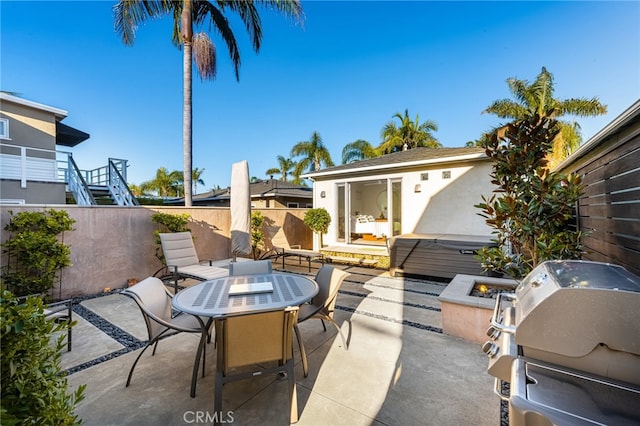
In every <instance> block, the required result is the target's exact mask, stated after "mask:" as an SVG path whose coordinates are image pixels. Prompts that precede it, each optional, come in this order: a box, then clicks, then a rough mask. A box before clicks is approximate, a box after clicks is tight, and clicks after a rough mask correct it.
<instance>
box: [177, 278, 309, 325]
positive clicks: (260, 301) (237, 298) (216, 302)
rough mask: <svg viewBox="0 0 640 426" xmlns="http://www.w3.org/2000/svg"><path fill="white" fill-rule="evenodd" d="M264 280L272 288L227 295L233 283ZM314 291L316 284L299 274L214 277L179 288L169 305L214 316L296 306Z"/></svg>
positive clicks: (196, 313)
mask: <svg viewBox="0 0 640 426" xmlns="http://www.w3.org/2000/svg"><path fill="white" fill-rule="evenodd" d="M266 282H270V283H272V287H273V290H272V291H267V292H260V293H249V294H239V295H229V289H230V288H231V287H232V286H234V285H242V284H253V283H266ZM263 287H264V285H263ZM267 287H268V285H267ZM262 290H263V291H264V288H263V289H262ZM316 294H318V284H317V283H316V282H315V281H314V280H312V279H311V278H307V277H304V276H302V275H295V274H259V275H242V276H231V277H223V278H216V279H213V280H209V281H204V282H202V283H199V284H196V285H194V286H192V287H189V288H186V289H184V290H181V291H180V292H178V294H176V295H175V296H174V298H173V301H172V304H173V307H174V308H175V309H177V310H179V311H182V312H186V313H189V314H193V315H200V316H207V317H214V318H217V317H224V316H229V315H241V314H249V313H255V312H261V311H273V310H279V309H284V308H286V307H287V306H299V305H301V304H302V303H304V302H306V301H308V300H310V299H311V298H312V297H313V296H315V295H316Z"/></svg>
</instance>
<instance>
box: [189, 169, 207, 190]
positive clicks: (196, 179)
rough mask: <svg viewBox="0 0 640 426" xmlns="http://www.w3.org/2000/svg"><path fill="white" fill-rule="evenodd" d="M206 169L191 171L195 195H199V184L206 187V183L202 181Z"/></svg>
mask: <svg viewBox="0 0 640 426" xmlns="http://www.w3.org/2000/svg"><path fill="white" fill-rule="evenodd" d="M204 170H205V169H199V168H197V167H196V168H195V169H193V170H192V171H191V182H193V194H194V195H195V194H197V193H198V184H200V185H202V186H204V181H203V180H202V178H201V176H202V173H204Z"/></svg>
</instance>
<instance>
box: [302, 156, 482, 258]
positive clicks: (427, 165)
mask: <svg viewBox="0 0 640 426" xmlns="http://www.w3.org/2000/svg"><path fill="white" fill-rule="evenodd" d="M459 149H460V150H464V151H463V152H465V153H466V152H468V151H469V150H470V149H469V148H459ZM443 150H444V149H443ZM455 150H456V148H449V149H447V150H446V151H443V152H446V153H447V154H448V156H446V157H442V158H435V159H434V158H432V159H429V160H426V161H407V162H395V163H390V164H387V165H384V164H380V166H379V167H377V166H376V167H357V165H358V163H354V167H353V168H347V167H345V166H341V167H337V168H335V169H337V170H336V171H334V172H332V169H326V172H324V173H323V171H320V172H317V173H310V174H309V175H308V176H309V177H311V178H312V179H313V189H314V207H317V208H320V207H321V208H325V209H327V211H328V212H329V214H330V215H331V218H332V221H331V225H330V228H329V232H328V233H327V234H326V235H325V236H324V237H323V242H324V244H326V245H341V244H348V243H349V237H348V235H349V232H350V233H351V234H353V233H354V228H356V227H360V228H359V230H362V229H365V228H362V226H361V225H354V224H353V222H354V221H355V219H354V218H355V217H356V215H370V216H374V218H376V219H378V220H377V222H378V223H377V224H376V225H375V226H376V228H375V229H376V230H377V232H379V233H384V234H385V236H387V237H388V236H391V235H400V234H409V233H417V234H462V235H474V236H491V228H489V227H488V226H487V225H486V223H485V220H484V218H483V217H481V216H479V215H478V213H479V212H480V210H479V209H478V208H476V207H474V205H475V204H478V203H480V202H481V201H482V196H483V195H484V196H485V197H489V196H490V195H491V193H492V191H493V189H494V186H493V185H492V184H491V180H490V176H489V174H490V172H491V168H492V162H491V160H490V159H488V158H487V157H486V156H484V154H483V153H482V152H481V150H477V151H474V154H473V155H452V153H455V152H456V151H455ZM399 154H403V153H396V154H390V155H399ZM414 157H415V155H414ZM414 160H415V159H414ZM366 161H367V160H365V161H364V162H361V163H362V164H365V163H366ZM378 163H381V161H380V160H378ZM391 182H396V184H395V185H394V186H392V185H391ZM340 186H342V187H343V188H344V190H343V192H342V193H346V194H347V196H346V197H345V202H344V205H345V209H344V210H345V211H348V212H349V213H348V214H349V216H350V218H349V219H348V220H347V221H343V219H342V218H341V216H340V214H339V213H340V203H339V194H340V191H339V189H338V188H339V187H340ZM385 189H386V190H387V191H386V194H385V193H383V191H384V190H385ZM389 190H391V192H392V194H393V195H392V196H389V195H388V193H389ZM385 198H386V204H387V206H389V205H391V204H392V205H393V206H394V207H392V208H388V209H387V210H385V211H382V210H381V208H380V207H381V205H380V200H381V199H382V200H383V199H385ZM384 207H385V206H384V205H382V209H384ZM398 207H399V208H398ZM381 214H382V215H384V216H385V218H387V216H389V215H393V218H392V219H391V220H388V222H386V223H385V222H383V221H382V219H380V215H381ZM342 217H344V215H343V216H342ZM387 219H388V218H387ZM341 222H343V223H341ZM346 222H349V223H346ZM340 226H344V227H346V228H347V230H348V231H349V232H347V231H345V232H343V235H345V234H346V235H347V237H346V238H342V239H340V238H339V227H340ZM365 226H366V224H365ZM372 226H373V225H372ZM392 228H393V229H392ZM394 230H395V232H394ZM373 232H375V231H373ZM316 248H317V247H316Z"/></svg>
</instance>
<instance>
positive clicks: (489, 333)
mask: <svg viewBox="0 0 640 426" xmlns="http://www.w3.org/2000/svg"><path fill="white" fill-rule="evenodd" d="M487 336H489V337H491V340H496V339H497V338H498V336H500V330H498V329H497V328H496V327H494V326H490V327H489V328H488V329H487Z"/></svg>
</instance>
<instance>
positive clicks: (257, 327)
mask: <svg viewBox="0 0 640 426" xmlns="http://www.w3.org/2000/svg"><path fill="white" fill-rule="evenodd" d="M297 317H298V308H297V307H288V308H285V309H284V310H281V311H272V312H266V313H258V314H250V315H241V316H231V317H227V318H223V319H219V320H217V321H216V326H215V328H216V345H217V355H218V357H217V368H216V382H215V390H214V393H215V397H214V412H215V413H222V388H223V386H224V385H225V383H229V382H232V381H236V380H243V379H250V378H254V377H259V376H262V375H263V374H279V375H281V374H283V373H284V374H286V377H287V380H288V385H289V419H290V422H291V423H296V422H297V421H298V397H297V393H296V380H295V376H294V365H293V328H294V326H295V324H296V321H297ZM238 367H243V368H238ZM236 368H238V370H234V369H236ZM220 420H221V419H220V417H219V416H216V421H217V423H216V424H219V423H220Z"/></svg>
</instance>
